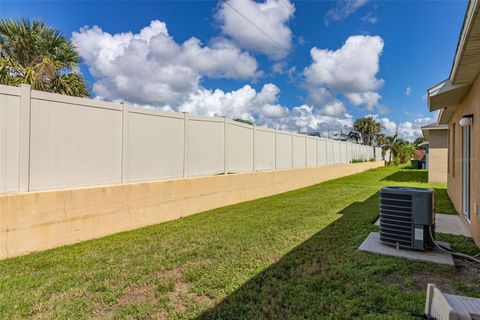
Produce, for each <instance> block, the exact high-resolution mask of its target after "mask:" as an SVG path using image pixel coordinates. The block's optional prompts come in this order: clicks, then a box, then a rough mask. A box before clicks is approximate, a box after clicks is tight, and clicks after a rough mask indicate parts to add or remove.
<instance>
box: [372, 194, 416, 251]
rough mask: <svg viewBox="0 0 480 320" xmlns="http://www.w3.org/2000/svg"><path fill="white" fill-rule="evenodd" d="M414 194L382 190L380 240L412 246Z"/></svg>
mask: <svg viewBox="0 0 480 320" xmlns="http://www.w3.org/2000/svg"><path fill="white" fill-rule="evenodd" d="M412 220H413V217H412V196H411V195H406V194H394V193H387V192H382V193H381V195H380V230H381V231H380V240H381V241H383V242H386V243H391V244H394V245H396V244H397V243H398V245H399V246H402V247H409V248H410V247H412V238H413V237H412V232H413V228H412Z"/></svg>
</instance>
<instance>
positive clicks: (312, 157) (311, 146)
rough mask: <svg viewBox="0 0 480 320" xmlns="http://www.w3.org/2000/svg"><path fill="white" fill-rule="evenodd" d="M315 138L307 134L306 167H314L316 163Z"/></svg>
mask: <svg viewBox="0 0 480 320" xmlns="http://www.w3.org/2000/svg"><path fill="white" fill-rule="evenodd" d="M317 140H318V139H317V138H316V137H309V136H307V150H306V151H307V167H316V166H317V165H318V164H317Z"/></svg>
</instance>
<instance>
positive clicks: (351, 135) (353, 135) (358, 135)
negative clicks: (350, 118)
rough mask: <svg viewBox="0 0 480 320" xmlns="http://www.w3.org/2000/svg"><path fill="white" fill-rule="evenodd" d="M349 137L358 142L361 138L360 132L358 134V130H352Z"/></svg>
mask: <svg viewBox="0 0 480 320" xmlns="http://www.w3.org/2000/svg"><path fill="white" fill-rule="evenodd" d="M347 139H348V140H350V141H353V142H355V143H358V141H359V140H360V134H358V132H355V131H350V132H349V133H348V134H347Z"/></svg>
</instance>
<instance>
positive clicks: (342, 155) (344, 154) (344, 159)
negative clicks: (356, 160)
mask: <svg viewBox="0 0 480 320" xmlns="http://www.w3.org/2000/svg"><path fill="white" fill-rule="evenodd" d="M340 162H341V163H348V160H347V143H346V142H341V143H340Z"/></svg>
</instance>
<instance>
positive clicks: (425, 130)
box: [421, 122, 448, 140]
mask: <svg viewBox="0 0 480 320" xmlns="http://www.w3.org/2000/svg"><path fill="white" fill-rule="evenodd" d="M421 129H422V133H423V137H424V138H425V140H428V139H430V131H432V130H447V129H448V126H447V125H446V124H438V122H434V123H430V124H427V125H426V126H423V127H422V128H421Z"/></svg>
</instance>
